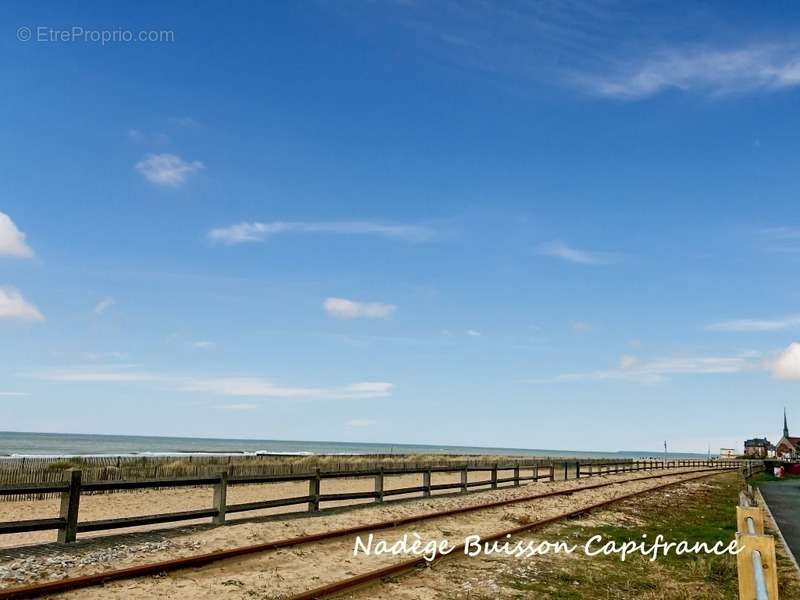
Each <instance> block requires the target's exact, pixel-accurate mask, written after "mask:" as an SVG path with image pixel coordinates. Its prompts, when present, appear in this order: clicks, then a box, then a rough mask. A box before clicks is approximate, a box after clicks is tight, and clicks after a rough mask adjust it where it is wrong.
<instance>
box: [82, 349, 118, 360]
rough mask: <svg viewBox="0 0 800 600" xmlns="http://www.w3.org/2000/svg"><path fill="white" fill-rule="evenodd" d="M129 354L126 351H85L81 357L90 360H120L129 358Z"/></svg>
mask: <svg viewBox="0 0 800 600" xmlns="http://www.w3.org/2000/svg"><path fill="white" fill-rule="evenodd" d="M127 356H128V355H127V354H126V353H125V352H116V351H110V352H83V353H82V354H81V358H84V359H86V360H90V361H104V360H120V359H124V358H127Z"/></svg>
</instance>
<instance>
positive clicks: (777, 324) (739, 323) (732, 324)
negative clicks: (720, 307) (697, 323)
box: [706, 316, 800, 332]
mask: <svg viewBox="0 0 800 600" xmlns="http://www.w3.org/2000/svg"><path fill="white" fill-rule="evenodd" d="M796 327H800V316H789V317H783V318H782V319H733V320H730V321H719V322H717V323H711V324H710V325H707V326H706V329H707V330H708V331H732V332H733V331H737V332H763V331H782V330H785V329H794V328H796Z"/></svg>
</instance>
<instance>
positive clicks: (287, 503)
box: [0, 460, 755, 543]
mask: <svg viewBox="0 0 800 600" xmlns="http://www.w3.org/2000/svg"><path fill="white" fill-rule="evenodd" d="M751 462H755V461H719V460H715V461H683V460H681V461H654V460H641V461H624V462H613V463H608V462H597V461H595V462H590V463H587V462H585V461H584V462H580V461H563V470H562V468H561V465H560V464H559V465H557V464H555V463H552V462H551V463H550V464H540V463H539V462H535V463H533V464H524V463H522V462H517V463H494V464H490V465H474V464H473V465H470V464H463V465H449V466H448V465H431V466H425V467H387V468H382V467H381V468H376V469H373V468H370V469H361V470H344V471H327V472H326V471H322V470H320V469H316V470H314V471H313V472H307V473H289V474H284V475H271V474H270V475H240V476H231V475H230V473H229V472H227V471H222V472H220V473H218V474H216V475H215V476H203V477H178V478H172V479H141V480H133V481H129V480H117V481H83V473H82V471H81V470H77V469H75V470H71V471H69V472H68V476H69V479H68V480H67V481H63V482H60V483H36V482H34V483H30V484H26V485H12V486H3V487H0V496H3V495H16V496H25V495H39V494H46V493H57V494H59V496H60V498H61V507H60V512H59V515H58V517H54V518H49V519H33V520H23V521H11V522H0V534H12V533H23V532H31V531H46V530H56V531H58V541H60V542H63V543H71V542H74V541H76V539H77V535H78V534H79V533H86V532H96V531H105V530H114V529H123V528H129V527H142V526H149V525H157V524H163V523H173V522H180V521H193V520H198V519H206V518H210V519H211V520H212V522H213V523H216V524H221V523H224V522H225V520H226V515H227V514H228V513H243V512H248V511H256V510H266V509H273V508H281V507H292V506H302V505H305V506H306V509H305V512H310V513H315V512H319V511H320V510H321V508H320V505H321V504H323V503H330V502H347V501H351V500H358V501H361V500H370V501H372V502H376V503H381V502H384V500H385V499H386V498H389V497H393V496H408V495H411V494H420V495H421V497H423V498H425V497H430V496H431V495H432V493H433V492H451V493H466V492H469V491H471V490H474V489H476V488H481V489H483V490H494V489H497V488H498V487H500V486H508V484H510V486H512V487H516V486H519V485H521V484H522V483H530V482H533V483H535V482H539V481H547V482H552V481H556V480H557V479H558V480H562V475H563V479H564V480H567V479H575V478H581V477H591V476H598V475H608V474H615V473H626V472H635V471H643V470H655V469H667V468H704V467H705V468H708V467H711V468H719V469H729V468H731V467H738V468H740V469H741V470H742V472H744V470H745V469H750V470H752V468H753V467H752V465H751V464H750V463H751ZM470 473H487V474H488V476H486V477H485V478H481V479H480V480H477V481H470V480H469V475H470ZM505 473H509V474H510V476H502V477H501V476H500V474H505ZM438 474H459V475H460V476H459V477H458V480H457V481H451V482H447V483H433V481H434V475H438ZM401 475H416V476H421V481H420V484H421V485H414V486H406V487H400V488H386V486H385V484H386V478H387V477H393V476H401ZM340 478H366V479H372V480H373V489H372V490H371V491H353V492H340V493H323V491H322V483H323V482H324V481H325V480H334V479H340ZM287 482H300V483H303V482H305V483H307V485H308V493H307V494H306V495H302V496H291V497H286V498H277V499H271V500H263V501H256V502H244V503H238V504H229V503H228V502H227V489H228V487H230V486H243V485H259V484H277V483H287ZM178 487H211V488H212V490H213V501H212V506H211V507H210V508H204V509H199V510H188V511H181V512H169V513H160V514H153V515H142V516H134V517H122V518H109V519H99V520H93V521H79V520H78V514H79V511H80V499H81V495H82V494H93V493H108V492H118V491H131V490H147V489H152V490H163V489H170V488H178ZM362 504H363V503H362Z"/></svg>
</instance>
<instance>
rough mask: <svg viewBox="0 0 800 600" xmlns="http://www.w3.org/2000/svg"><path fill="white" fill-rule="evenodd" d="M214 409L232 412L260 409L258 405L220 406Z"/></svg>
mask: <svg viewBox="0 0 800 600" xmlns="http://www.w3.org/2000/svg"><path fill="white" fill-rule="evenodd" d="M214 408H218V409H220V410H231V411H236V412H239V411H249V410H255V409H257V408H258V405H257V404H220V405H218V406H215V407H214Z"/></svg>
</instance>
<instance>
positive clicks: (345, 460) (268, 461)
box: [0, 454, 602, 501]
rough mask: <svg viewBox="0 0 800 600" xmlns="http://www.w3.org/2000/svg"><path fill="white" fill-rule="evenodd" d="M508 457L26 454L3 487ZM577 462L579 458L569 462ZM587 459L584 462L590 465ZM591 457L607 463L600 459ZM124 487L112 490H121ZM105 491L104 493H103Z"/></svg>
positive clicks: (9, 468) (6, 464)
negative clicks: (74, 474) (78, 476)
mask: <svg viewBox="0 0 800 600" xmlns="http://www.w3.org/2000/svg"><path fill="white" fill-rule="evenodd" d="M507 460H508V457H502V458H500V457H492V456H467V457H465V456H463V455H461V456H453V455H440V456H431V455H427V456H424V457H416V456H413V455H406V456H402V455H401V456H398V455H396V454H389V455H369V456H363V457H361V456H255V455H227V456H220V455H216V456H206V455H201V456H193V455H188V456H185V457H180V458H177V457H174V456H172V457H168V456H146V457H138V456H120V457H116V456H91V457H79V458H72V459H55V458H49V457H25V458H2V459H0V486H22V485H25V484H45V483H46V484H60V483H64V482H65V481H66V479H67V478H68V477H69V470H68V469H69V468H75V469H80V470H81V471H82V475H83V481H84V482H86V481H93V482H94V481H133V480H152V479H178V478H204V477H213V476H215V475H217V474H218V473H220V472H221V471H227V472H228V475H229V476H230V477H232V478H235V477H246V476H260V475H276V476H277V475H296V474H303V473H309V472H311V471H314V470H315V469H317V468H319V469H320V470H322V471H323V472H328V471H330V472H354V473H355V472H358V471H363V470H377V469H380V468H387V469H398V468H407V469H415V468H416V469H424V468H427V467H444V466H456V465H459V466H460V465H463V464H467V465H468V466H470V467H479V466H491V465H492V464H494V463H498V462H505V461H507ZM554 461H556V459H549V458H529V459H528V458H526V459H519V460H518V461H516V462H518V463H519V465H520V466H522V467H531V468H532V467H533V466H534V465H539V466H540V467H545V466H552V465H553V464H560V461H558V462H554ZM567 462H569V463H570V464H571V465H574V464H575V461H574V460H573V461H567ZM585 462H586V461H584V464H585ZM588 462H598V463H599V462H602V459H594V460H591V461H588ZM117 491H122V490H114V489H111V490H107V491H106V492H103V493H116V492H117ZM98 493H99V492H98ZM58 495H59V494H58V493H53V492H41V493H38V494H36V495H35V496H32V495H30V494H16V495H5V496H4V495H0V501H16V500H42V499H46V498H54V497H58Z"/></svg>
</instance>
